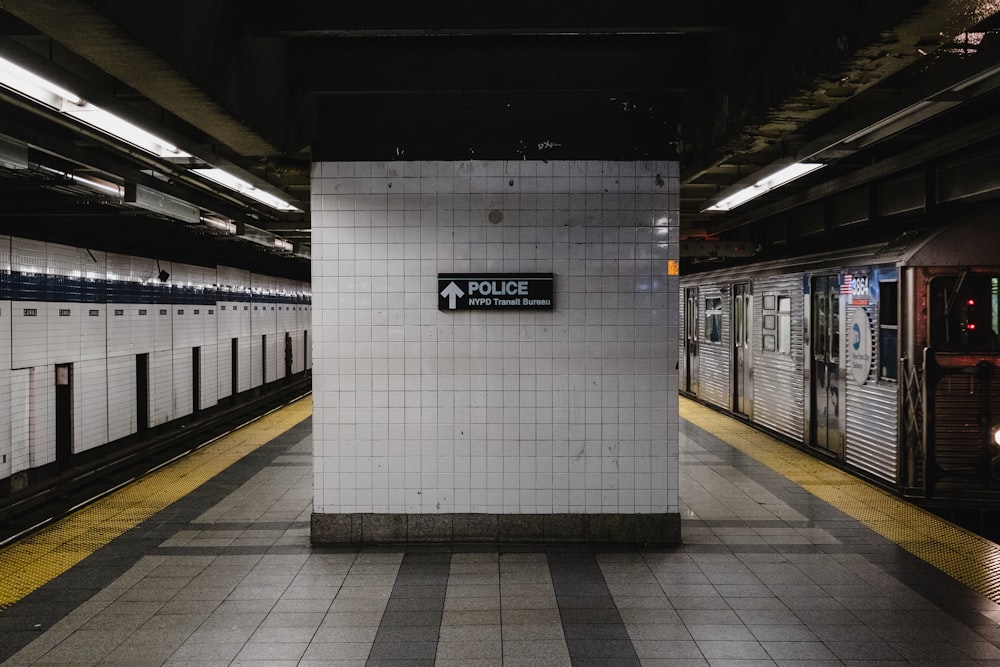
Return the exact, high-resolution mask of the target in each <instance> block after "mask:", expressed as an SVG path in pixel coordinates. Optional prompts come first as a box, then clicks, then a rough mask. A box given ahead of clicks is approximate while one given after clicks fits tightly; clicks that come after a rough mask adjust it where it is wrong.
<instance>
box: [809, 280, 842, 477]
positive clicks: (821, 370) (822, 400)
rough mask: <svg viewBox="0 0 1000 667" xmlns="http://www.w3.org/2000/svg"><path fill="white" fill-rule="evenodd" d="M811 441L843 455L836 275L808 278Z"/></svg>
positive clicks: (838, 306) (839, 455)
mask: <svg viewBox="0 0 1000 667" xmlns="http://www.w3.org/2000/svg"><path fill="white" fill-rule="evenodd" d="M811 305H812V309H811V313H810V318H811V319H810V331H811V332H812V339H811V347H812V354H811V357H812V360H811V368H810V375H811V377H812V383H811V384H812V387H811V398H812V409H811V414H810V418H811V419H810V423H811V428H810V431H811V433H810V438H811V444H812V446H813V447H816V448H817V449H821V450H824V451H826V452H827V453H829V454H832V455H834V456H836V457H837V458H843V456H844V434H843V431H842V429H841V421H842V420H841V405H842V403H841V398H842V397H843V395H844V391H843V387H842V386H841V385H842V380H841V373H840V281H839V280H838V279H837V276H818V277H816V278H813V279H812V303H811Z"/></svg>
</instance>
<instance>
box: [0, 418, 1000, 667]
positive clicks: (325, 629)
mask: <svg viewBox="0 0 1000 667" xmlns="http://www.w3.org/2000/svg"><path fill="white" fill-rule="evenodd" d="M681 444H682V466H681V497H682V501H683V534H684V539H685V544H684V545H683V546H681V547H676V548H669V549H647V550H634V549H597V548H595V549H590V548H586V547H572V546H565V547H548V548H542V547H537V546H531V545H520V546H518V545H514V546H504V547H500V548H498V547H497V546H495V545H478V546H467V547H456V548H454V549H451V548H449V547H425V548H409V549H407V550H406V551H405V552H404V551H403V550H399V549H393V548H379V549H376V548H373V549H365V550H360V551H359V550H348V549H330V548H313V547H310V545H309V542H308V533H309V530H308V519H309V514H310V511H311V508H310V503H311V483H312V472H311V459H310V437H309V426H308V423H307V424H305V425H303V426H301V427H296V429H293V430H292V431H291V432H289V433H287V434H286V435H285V436H282V437H281V438H278V439H277V440H275V441H274V442H272V443H271V444H269V445H267V446H265V447H264V448H262V449H261V450H258V452H256V453H255V454H253V455H251V456H249V457H248V458H247V459H245V460H244V461H241V462H240V463H239V464H237V465H236V466H234V467H233V468H231V469H230V470H228V471H226V472H225V473H223V474H222V475H220V476H219V477H218V478H216V479H214V480H212V482H210V483H209V484H206V485H205V486H204V487H203V488H201V489H199V490H198V491H197V492H195V493H193V494H191V495H190V496H188V497H187V498H185V499H184V500H182V501H180V502H178V503H175V505H174V506H172V507H171V508H169V509H168V510H166V511H164V512H163V513H161V514H160V515H157V516H156V517H154V518H153V519H152V520H150V521H149V522H147V523H146V524H144V525H143V526H142V527H141V528H139V529H136V530H134V531H131V532H130V533H128V534H126V535H125V536H123V537H122V538H119V539H118V540H116V541H115V542H114V543H112V544H111V545H109V546H108V547H106V548H105V549H103V550H101V551H100V552H98V553H97V554H95V555H94V556H93V557H91V558H90V559H88V560H87V561H84V563H82V564H81V565H80V566H78V567H77V568H74V570H73V571H72V572H70V573H68V574H67V575H64V576H63V577H60V578H59V579H57V580H56V581H53V582H52V583H51V584H49V585H48V586H46V587H44V588H43V589H41V590H40V591H38V592H37V593H35V594H33V595H32V596H30V597H29V598H26V599H25V600H24V601H22V602H20V603H18V604H17V605H14V606H13V607H11V608H10V609H8V610H6V611H4V612H3V613H2V614H0V650H2V651H4V653H0V656H3V657H7V660H6V662H4V663H3V664H5V665H75V666H79V665H129V666H144V665H206V666H207V665H269V666H282V665H303V666H312V665H316V666H318V665H326V666H337V667H348V666H352V667H353V666H357V667H362V666H371V667H375V666H379V665H393V666H397V667H398V666H402V665H438V666H441V667H460V666H461V667H466V666H468V667H477V666H482V667H486V666H498V667H499V666H500V665H505V666H522V665H523V666H526V667H527V666H531V667H536V666H546V665H554V666H558V665H575V666H589V665H615V666H618V665H643V666H647V667H655V666H659V665H713V666H715V665H720V666H721V665H806V664H808V665H825V664H829V665H894V664H899V665H935V666H937V665H991V664H993V665H1000V648H998V646H1000V627H998V625H997V621H998V620H1000V608H998V607H997V605H995V604H993V603H992V602H990V601H988V600H985V599H984V598H982V597H981V596H979V595H977V594H975V593H973V592H971V591H969V590H968V589H966V588H965V587H963V586H961V585H960V584H958V583H955V582H954V581H952V580H950V579H949V578H947V577H945V576H944V575H942V574H941V573H939V572H937V571H936V570H933V569H931V568H930V567H928V566H927V565H925V564H923V563H921V562H919V561H917V560H916V559H914V558H913V557H912V556H910V555H909V554H907V553H906V552H904V551H902V550H901V549H899V548H897V547H895V546H894V545H892V544H890V543H888V542H887V541H885V540H884V539H882V538H881V537H879V536H877V535H875V534H874V533H872V532H871V531H869V530H868V529H866V528H864V527H863V526H860V525H859V524H857V523H856V522H855V521H853V520H851V519H849V518H848V517H846V516H844V515H843V514H841V513H840V512H838V511H837V510H835V509H834V508H832V507H830V506H829V505H826V504H825V503H822V502H821V501H818V500H816V499H815V498H813V497H812V496H809V495H808V494H806V493H804V492H803V491H802V490H801V489H800V488H799V487H797V486H796V485H794V484H792V483H791V482H789V481H788V480H786V479H784V478H782V477H780V476H779V475H777V474H775V473H774V472H772V471H770V470H768V469H767V468H764V467H763V466H761V465H760V464H757V463H756V462H754V461H752V460H751V459H748V458H747V457H745V456H744V455H742V454H741V453H739V452H737V451H735V450H734V449H732V448H731V447H729V446H728V445H726V444H725V443H722V442H721V441H719V440H717V439H715V438H714V437H712V436H710V435H707V434H705V433H704V432H702V431H700V430H699V429H697V428H695V427H693V426H689V425H684V426H683V430H682V437H681Z"/></svg>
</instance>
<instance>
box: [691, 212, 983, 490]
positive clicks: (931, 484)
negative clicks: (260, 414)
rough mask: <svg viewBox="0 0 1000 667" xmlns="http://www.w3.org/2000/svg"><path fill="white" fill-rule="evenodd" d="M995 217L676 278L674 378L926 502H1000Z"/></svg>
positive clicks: (712, 401)
mask: <svg viewBox="0 0 1000 667" xmlns="http://www.w3.org/2000/svg"><path fill="white" fill-rule="evenodd" d="M998 284H1000V221H998V220H997V219H996V214H995V213H979V214H976V215H973V216H970V217H968V218H966V219H964V220H961V221H958V222H955V223H953V224H950V225H948V226H946V227H943V228H938V229H935V230H931V231H926V232H913V233H909V234H906V235H903V236H902V237H900V238H898V239H896V240H894V241H892V242H888V243H881V244H872V245H866V246H863V247H855V248H850V249H847V250H841V251H830V252H826V253H822V254H814V255H810V256H803V257H796V258H793V259H787V260H771V261H766V262H761V263H755V264H753V265H747V266H742V267H738V268H727V269H717V270H708V271H704V272H697V273H691V274H688V275H685V276H683V277H682V279H681V295H680V301H681V311H682V312H681V318H680V322H681V335H680V342H681V345H680V347H679V355H680V360H679V368H680V389H681V391H682V393H684V394H686V395H688V396H691V397H693V398H696V399H697V400H699V401H702V402H704V403H707V404H710V405H712V406H714V407H717V408H719V409H722V410H724V411H727V412H729V413H731V414H733V415H735V416H737V417H739V418H741V419H744V420H746V421H748V422H750V423H751V424H753V425H756V426H758V427H761V428H762V429H764V430H767V431H769V432H771V433H773V434H776V435H779V436H781V437H782V438H783V439H785V440H787V441H789V442H792V443H794V444H796V445H799V446H801V447H803V448H805V449H807V450H809V451H810V452H813V453H815V454H817V455H820V456H823V457H828V458H829V459H832V460H834V461H836V462H837V463H838V464H839V465H841V466H843V467H844V468H846V469H848V470H850V471H852V472H854V473H856V474H858V475H860V476H863V477H865V478H867V479H869V480H872V481H876V482H878V483H880V484H881V485H883V486H884V487H886V488H889V489H891V490H893V491H894V492H896V493H899V494H900V495H903V496H907V497H909V498H912V499H914V500H916V501H919V502H922V503H924V504H928V505H933V504H939V505H942V506H946V505H949V504H950V505H953V506H956V507H962V506H965V507H976V508H993V509H997V508H1000V344H998V341H1000V322H998V313H1000V304H998Z"/></svg>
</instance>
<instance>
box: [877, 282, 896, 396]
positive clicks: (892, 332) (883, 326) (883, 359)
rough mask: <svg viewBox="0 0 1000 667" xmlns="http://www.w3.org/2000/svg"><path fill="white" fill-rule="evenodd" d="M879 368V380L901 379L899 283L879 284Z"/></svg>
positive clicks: (894, 380)
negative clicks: (899, 367)
mask: <svg viewBox="0 0 1000 667" xmlns="http://www.w3.org/2000/svg"><path fill="white" fill-rule="evenodd" d="M878 291H879V300H878V331H879V334H878V360H879V361H878V367H879V379H882V380H888V381H890V382H896V381H897V380H898V378H899V369H898V363H899V361H898V360H899V283H897V282H895V281H892V282H879V288H878Z"/></svg>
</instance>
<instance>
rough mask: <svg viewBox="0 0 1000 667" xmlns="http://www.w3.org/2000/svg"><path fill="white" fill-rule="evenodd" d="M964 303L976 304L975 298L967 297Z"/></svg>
mask: <svg viewBox="0 0 1000 667" xmlns="http://www.w3.org/2000/svg"><path fill="white" fill-rule="evenodd" d="M965 303H967V304H969V305H970V306H974V305H976V300H975V299H969V300H968V301H966V302H965Z"/></svg>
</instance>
